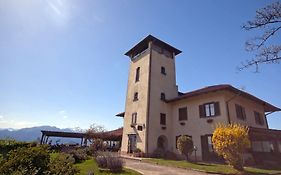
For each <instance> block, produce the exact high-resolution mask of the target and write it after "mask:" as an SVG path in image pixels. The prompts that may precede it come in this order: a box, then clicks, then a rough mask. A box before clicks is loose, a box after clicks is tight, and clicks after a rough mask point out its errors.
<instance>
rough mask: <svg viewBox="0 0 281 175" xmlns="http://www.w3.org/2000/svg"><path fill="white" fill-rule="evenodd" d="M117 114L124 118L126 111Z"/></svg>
mask: <svg viewBox="0 0 281 175" xmlns="http://www.w3.org/2000/svg"><path fill="white" fill-rule="evenodd" d="M115 116H117V117H123V118H124V116H125V112H120V113H118V114H116V115H115Z"/></svg>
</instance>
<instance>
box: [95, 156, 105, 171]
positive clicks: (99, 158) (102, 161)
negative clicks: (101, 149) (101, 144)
mask: <svg viewBox="0 0 281 175" xmlns="http://www.w3.org/2000/svg"><path fill="white" fill-rule="evenodd" d="M96 162H97V165H98V167H99V168H106V167H107V160H106V156H103V155H101V156H97V157H96Z"/></svg>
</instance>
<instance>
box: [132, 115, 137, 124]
mask: <svg viewBox="0 0 281 175" xmlns="http://www.w3.org/2000/svg"><path fill="white" fill-rule="evenodd" d="M131 124H137V113H136V112H135V113H133V114H132V123H131Z"/></svg>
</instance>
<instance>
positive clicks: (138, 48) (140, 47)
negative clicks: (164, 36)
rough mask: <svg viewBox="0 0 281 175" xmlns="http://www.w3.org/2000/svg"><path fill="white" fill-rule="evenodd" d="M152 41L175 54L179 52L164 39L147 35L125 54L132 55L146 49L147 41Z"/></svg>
mask: <svg viewBox="0 0 281 175" xmlns="http://www.w3.org/2000/svg"><path fill="white" fill-rule="evenodd" d="M150 41H152V42H153V43H154V44H156V45H158V46H160V47H162V48H164V49H166V50H168V51H170V52H172V53H175V55H178V54H180V53H181V51H180V50H178V49H176V48H174V47H173V46H171V45H169V44H167V43H165V42H164V41H161V40H160V39H157V38H155V37H154V36H152V35H148V36H147V37H145V38H144V39H143V40H141V41H140V42H139V43H138V44H136V45H135V46H134V47H133V48H131V49H130V50H129V51H128V52H126V53H125V55H127V56H131V55H134V54H135V53H139V52H141V51H143V50H144V49H146V48H147V47H148V43H149V42H150Z"/></svg>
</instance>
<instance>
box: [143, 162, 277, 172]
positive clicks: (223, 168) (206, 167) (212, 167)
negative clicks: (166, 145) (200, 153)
mask: <svg viewBox="0 0 281 175" xmlns="http://www.w3.org/2000/svg"><path fill="white" fill-rule="evenodd" d="M143 161H145V162H150V163H157V164H159V165H165V166H173V167H179V168H187V169H189V168H190V169H195V170H200V171H204V172H209V173H221V174H238V173H239V172H238V171H236V170H235V169H233V168H232V167H230V166H228V165H222V164H209V163H191V162H187V161H174V160H163V159H144V160H143ZM245 171H246V173H247V174H253V175H258V174H279V173H281V169H280V170H265V169H259V168H252V167H246V168H245Z"/></svg>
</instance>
